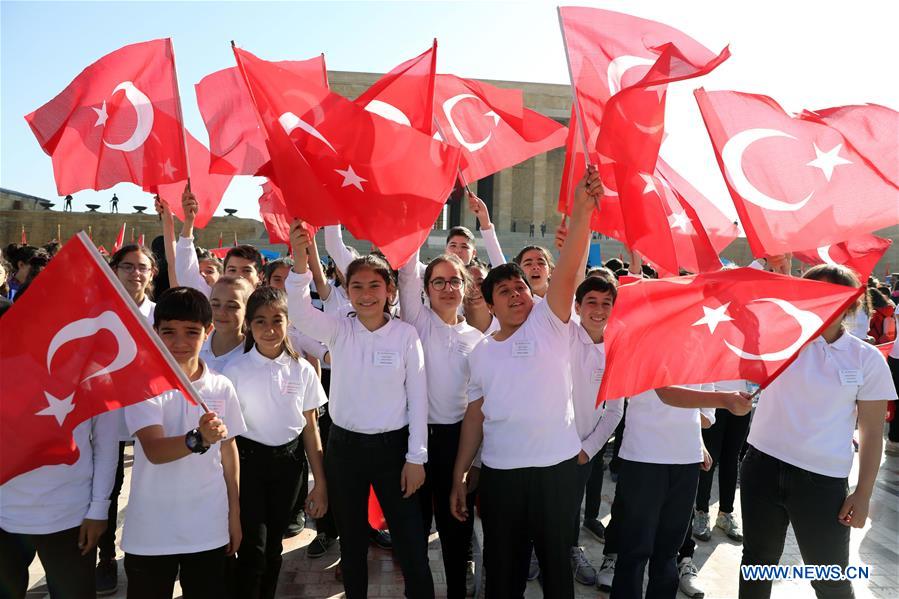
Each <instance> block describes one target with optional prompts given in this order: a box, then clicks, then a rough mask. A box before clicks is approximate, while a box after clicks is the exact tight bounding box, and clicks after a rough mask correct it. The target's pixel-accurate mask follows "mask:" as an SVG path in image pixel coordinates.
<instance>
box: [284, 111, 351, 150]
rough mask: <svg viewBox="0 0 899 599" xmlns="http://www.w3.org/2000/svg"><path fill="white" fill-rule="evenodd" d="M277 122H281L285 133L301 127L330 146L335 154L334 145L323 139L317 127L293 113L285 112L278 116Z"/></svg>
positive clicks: (288, 133)
mask: <svg viewBox="0 0 899 599" xmlns="http://www.w3.org/2000/svg"><path fill="white" fill-rule="evenodd" d="M278 122H279V123H281V127H283V128H284V132H285V133H287V135H290V132H291V131H293V130H294V129H302V130H303V131H305V132H306V133H308V134H309V135H311V136H312V137H314V138H315V139H318V140H320V141H321V142H322V143H323V144H325V145H326V146H328V147H329V148H331V151H332V152H334V153H335V154H336V153H337V150H335V149H334V146H332V145H331V142H329V141H328V140H327V139H325V136H324V135H322V134H321V133H320V132H319V130H318V129H316V128H315V127H313V126H312V125H310V124H309V123H307V122H306V121H304V120H303V119H301V118H300V117H298V116H297V115H295V114H294V113H292V112H285V113H284V114H282V115H281V116H279V117H278Z"/></svg>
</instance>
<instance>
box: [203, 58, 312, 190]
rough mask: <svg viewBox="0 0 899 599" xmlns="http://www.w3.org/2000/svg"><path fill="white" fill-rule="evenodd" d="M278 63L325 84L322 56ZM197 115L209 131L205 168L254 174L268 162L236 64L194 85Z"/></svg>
mask: <svg viewBox="0 0 899 599" xmlns="http://www.w3.org/2000/svg"><path fill="white" fill-rule="evenodd" d="M276 64H277V65H278V66H280V67H282V68H284V69H286V70H288V71H290V72H292V73H296V74H297V75H298V76H300V77H303V78H305V79H308V80H309V81H310V82H313V83H315V84H316V85H320V86H322V87H328V72H327V70H326V69H325V55H324V54H322V55H321V56H316V57H315V58H310V59H308V60H295V61H294V60H285V61H282V62H278V63H276ZM194 87H195V88H196V91H197V104H198V105H199V107H200V114H201V115H202V117H203V122H204V123H205V124H206V131H208V132H209V148H210V151H211V154H212V159H211V162H210V164H209V168H208V171H209V172H210V173H215V174H220V175H255V174H256V172H257V171H258V170H259V168H260V167H261V166H262V165H263V164H265V163H266V162H268V159H269V156H268V150H267V149H266V147H265V134H264V132H262V131H261V130H260V129H259V119H258V118H257V117H256V111H255V109H254V108H253V102H252V100H251V99H250V94H249V93H248V92H247V86H246V85H245V84H244V82H243V80H242V79H241V76H240V72H239V71H238V69H237V67H229V68H227V69H223V70H221V71H216V72H215V73H212V74H211V75H207V76H206V77H203V79H201V80H200V82H199V83H197V84H196V85H195V86H194Z"/></svg>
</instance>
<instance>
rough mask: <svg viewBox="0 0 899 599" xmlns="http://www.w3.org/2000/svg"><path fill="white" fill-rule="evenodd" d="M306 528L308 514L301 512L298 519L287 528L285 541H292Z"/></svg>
mask: <svg viewBox="0 0 899 599" xmlns="http://www.w3.org/2000/svg"><path fill="white" fill-rule="evenodd" d="M305 528H306V514H305V513H304V512H300V513H299V514H297V517H296V518H295V519H294V521H293V522H291V523H290V524H289V525H288V526H287V530H285V531H284V536H283V537H282V538H284V539H290V538H293V537H295V536H297V535H298V534H300V533H301V532H303V529H305Z"/></svg>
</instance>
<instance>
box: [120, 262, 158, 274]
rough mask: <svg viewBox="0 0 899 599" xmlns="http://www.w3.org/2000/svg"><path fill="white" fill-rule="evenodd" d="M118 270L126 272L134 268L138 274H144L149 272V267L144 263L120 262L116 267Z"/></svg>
mask: <svg viewBox="0 0 899 599" xmlns="http://www.w3.org/2000/svg"><path fill="white" fill-rule="evenodd" d="M117 268H118V269H119V270H123V271H125V272H126V273H128V274H131V273H133V272H134V271H135V270H136V271H137V272H139V273H140V274H142V275H144V274H147V273H148V272H150V267H149V266H147V265H146V264H131V263H130V262H122V263H121V264H119V265H118V267H117Z"/></svg>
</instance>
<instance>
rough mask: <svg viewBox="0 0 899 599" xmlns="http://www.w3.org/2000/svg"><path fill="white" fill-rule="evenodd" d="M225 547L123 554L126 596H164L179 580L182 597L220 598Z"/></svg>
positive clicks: (223, 588) (143, 598) (165, 598)
mask: <svg viewBox="0 0 899 599" xmlns="http://www.w3.org/2000/svg"><path fill="white" fill-rule="evenodd" d="M225 562H226V555H225V548H224V547H219V548H217V549H210V550H209V551H200V552H197V553H182V554H178V555H135V554H133V553H126V554H125V574H126V575H127V576H128V599H168V598H169V597H171V596H172V591H173V589H174V588H175V578H176V577H177V578H178V579H179V580H180V581H181V591H182V596H183V597H184V599H220V598H221V597H222V596H225V594H226V593H227V589H226V585H225Z"/></svg>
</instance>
